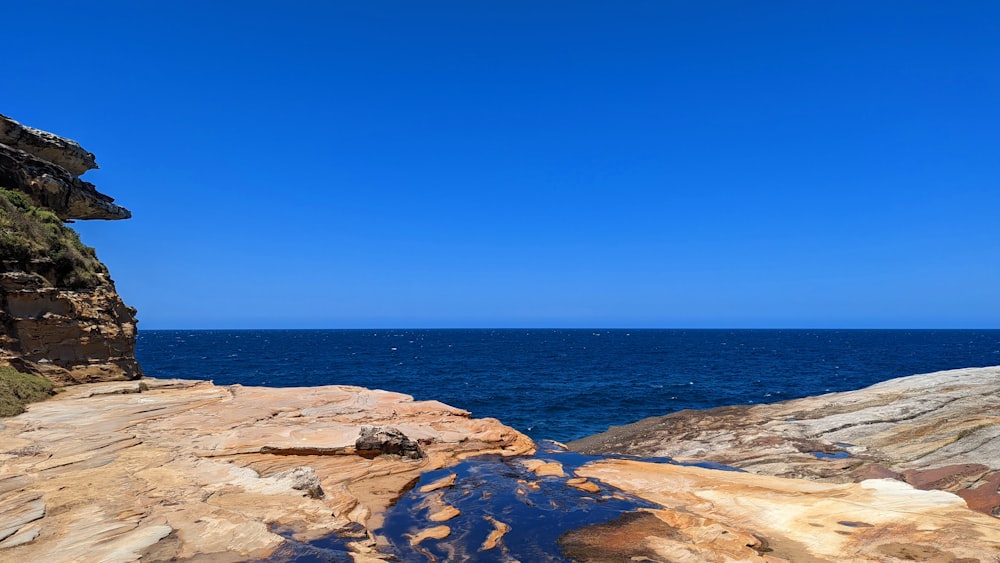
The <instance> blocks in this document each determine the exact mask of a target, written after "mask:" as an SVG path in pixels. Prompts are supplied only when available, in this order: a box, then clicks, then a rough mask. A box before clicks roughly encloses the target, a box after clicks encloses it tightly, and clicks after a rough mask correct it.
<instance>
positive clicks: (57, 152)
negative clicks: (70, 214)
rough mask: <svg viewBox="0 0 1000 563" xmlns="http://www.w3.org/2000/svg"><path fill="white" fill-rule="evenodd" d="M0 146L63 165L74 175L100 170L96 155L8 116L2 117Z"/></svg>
mask: <svg viewBox="0 0 1000 563" xmlns="http://www.w3.org/2000/svg"><path fill="white" fill-rule="evenodd" d="M0 143H3V144H5V145H7V146H10V147H13V148H15V149H20V150H22V151H24V152H26V153H29V154H32V155H35V156H37V157H38V158H40V159H42V160H47V161H49V162H51V163H53V164H55V165H57V166H61V167H63V168H65V169H66V171H67V172H69V173H70V174H73V175H74V176H79V175H80V174H83V173H84V172H86V171H87V170H92V169H94V168H97V161H96V160H95V159H94V155H93V154H92V153H90V152H87V151H86V150H84V149H83V147H81V146H80V144H79V143H77V142H76V141H71V140H69V139H64V138H62V137H59V136H58V135H53V134H52V133H48V132H46V131H39V130H38V129H34V128H32V127H25V126H24V125H21V124H20V123H18V122H16V121H14V120H13V119H11V118H9V117H7V116H6V115H0Z"/></svg>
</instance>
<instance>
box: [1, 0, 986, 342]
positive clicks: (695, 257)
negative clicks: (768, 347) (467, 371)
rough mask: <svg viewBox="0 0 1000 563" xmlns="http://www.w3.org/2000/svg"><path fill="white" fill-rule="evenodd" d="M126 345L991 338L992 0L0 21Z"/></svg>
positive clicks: (26, 118)
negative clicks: (61, 164)
mask: <svg viewBox="0 0 1000 563" xmlns="http://www.w3.org/2000/svg"><path fill="white" fill-rule="evenodd" d="M0 16H2V20H3V22H4V23H3V33H2V36H3V44H4V46H3V51H4V57H3V68H4V71H3V76H4V85H3V88H2V89H0V113H4V114H6V115H9V116H11V117H13V118H14V119H16V120H19V121H21V122H22V123H24V124H26V125H31V126H34V127H38V128H42V129H46V130H49V131H52V132H55V133H58V134H61V135H63V136H67V137H70V138H73V139H76V140H78V141H79V142H80V143H81V144H83V146H84V147H86V148H87V149H89V150H90V151H92V152H94V153H95V154H96V155H97V158H98V162H99V164H100V165H101V167H102V168H101V169H100V170H95V171H91V172H88V173H87V174H86V176H85V179H88V180H90V181H92V182H94V183H95V184H96V185H97V186H98V188H99V189H100V190H102V191H103V192H105V193H107V194H109V195H111V196H113V197H115V198H116V199H117V201H118V203H120V204H122V205H124V206H126V207H128V208H129V209H131V210H132V211H133V213H134V218H133V219H131V220H129V221H117V222H80V223H77V228H78V230H79V231H80V232H81V234H82V236H83V239H84V241H85V242H86V243H87V244H90V245H91V246H95V247H96V248H97V249H98V255H99V256H100V257H101V258H102V259H103V260H104V261H105V263H107V264H108V266H109V267H110V269H111V272H112V274H113V276H114V278H115V281H116V283H117V285H118V290H119V292H120V293H121V294H122V296H123V297H124V299H125V300H126V302H128V303H129V304H131V305H134V306H135V307H137V308H138V309H139V318H140V321H141V324H140V328H146V329H154V328H253V327H259V328H268V327H274V328H285V327H287V328H295V327H302V328H310V327H317V328H325V327H329V328H339V327H345V328H351V327H358V328H362V327H696V328H698V327H747V328H751V327H829V328H838V327H841V328H843V327H858V328H867V327H886V328H897V327H899V328H909V327H924V328H934V327H945V328H950V327H956V328H961V327H968V328H997V327H1000V221H998V219H997V217H998V210H1000V2H990V1H985V0H984V1H956V2H942V1H939V0H934V1H920V0H905V1H903V0H900V1H876V2H872V1H870V0H865V1H837V2H832V1H829V0H824V1H802V0H796V1H787V2H781V1H766V2H748V1H738V2H737V1H733V2H723V1H700V0H699V1H690V2H680V1H667V0H657V1H649V2H639V1H635V2H590V1H579V0H573V1H539V0H532V1H518V0H513V1H511V0H504V1H490V0H487V1H469V0H456V1H446V2H444V1H433V0H431V1H427V2H412V1H399V2H394V1H378V0H372V1H367V0H366V1H358V2H334V1H329V2H327V1H319V0H316V1H311V2H304V1H294V0H291V1H289V0H283V1H281V2H277V1H274V2H258V1H246V0H241V1H225V2H223V1H211V2H208V1H198V2H194V1H176V2H139V1H134V0H129V1H115V2H112V1H97V2H77V1H73V2H69V1H66V2H52V1H45V0H33V1H31V2H6V3H4V4H3V6H2V7H0Z"/></svg>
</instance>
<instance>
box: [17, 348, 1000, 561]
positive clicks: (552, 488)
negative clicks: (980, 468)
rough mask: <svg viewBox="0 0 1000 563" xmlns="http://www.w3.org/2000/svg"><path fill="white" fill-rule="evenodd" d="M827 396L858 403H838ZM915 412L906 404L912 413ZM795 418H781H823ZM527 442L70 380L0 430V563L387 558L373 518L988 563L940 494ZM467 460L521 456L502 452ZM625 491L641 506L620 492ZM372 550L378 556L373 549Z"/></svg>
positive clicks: (703, 552)
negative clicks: (585, 520) (592, 519)
mask: <svg viewBox="0 0 1000 563" xmlns="http://www.w3.org/2000/svg"><path fill="white" fill-rule="evenodd" d="M980 371H982V372H985V373H983V374H980V373H979V372H980ZM964 372H971V373H972V376H973V377H972V380H976V381H979V380H980V379H981V378H977V377H976V375H977V374H978V375H982V376H983V378H987V377H986V375H987V374H989V373H992V376H996V375H997V369H996V368H994V369H993V370H992V372H991V370H965V371H964ZM953 378H959V377H958V375H957V374H954V373H944V374H929V375H925V376H916V377H914V378H906V379H905V380H897V381H895V382H888V383H887V384H883V387H881V388H880V389H881V390H883V391H885V392H886V393H888V395H892V396H896V397H899V398H900V399H901V401H902V402H901V403H900V405H899V406H900V408H901V409H903V410H905V409H907V408H910V406H912V405H911V404H910V402H908V401H909V399H907V397H911V396H913V395H919V394H922V395H925V396H927V395H930V393H929V389H931V388H940V389H942V392H943V393H945V394H946V395H947V396H948V397H949V398H950V399H949V400H945V401H943V402H940V403H935V404H937V408H940V409H943V410H944V411H945V412H946V413H947V412H948V405H949V404H956V403H957V404H959V405H961V404H966V405H967V406H970V408H971V404H974V403H975V402H976V401H979V400H982V396H983V393H984V392H986V394H987V395H989V391H988V390H987V388H983V387H980V386H978V385H976V384H971V381H970V385H959V384H956V382H955V381H952V379H953ZM959 379H961V378H959ZM987 379H988V378H987ZM949 382H950V383H949ZM876 387H878V386H876ZM888 389H892V391H888ZM888 395H887V396H886V397H885V398H884V399H885V402H884V404H882V405H881V406H879V407H875V403H876V402H877V401H873V400H872V399H871V397H869V400H867V401H863V402H862V403H864V404H868V405H869V406H870V407H872V408H881V409H891V408H892V405H893V402H892V401H891V400H890V398H889V396H888ZM815 399H822V398H815ZM987 400H991V399H987ZM802 401H806V400H805V399H803V400H802ZM839 404H840V405H841V406H848V405H852V404H860V403H858V402H857V401H853V400H851V399H850V398H849V397H848V398H842V400H841V401H839ZM908 405H910V406H908ZM831 408H832V407H831ZM848 410H850V409H848ZM933 410H934V409H933V408H930V407H929V405H925V407H924V408H922V409H921V412H922V413H923V414H919V415H917V416H915V417H913V418H912V419H911V420H916V419H919V418H920V417H921V416H932V414H931V411H933ZM804 412H805V411H803V413H802V414H804ZM893 412H901V411H893ZM909 412H910V414H916V413H915V412H914V411H909ZM842 413H843V411H841V414H842ZM802 414H800V417H801V416H802ZM815 414H816V416H814V417H813V418H811V419H806V418H800V419H797V420H806V421H808V420H812V421H816V420H821V419H823V418H825V417H823V416H820V413H815ZM952 414H953V415H954V414H955V413H952ZM829 416H837V413H836V412H833V413H831V414H830V415H829ZM973 416H974V415H973ZM784 422H785V423H789V422H793V421H787V420H786V421H784ZM763 424H764V425H765V426H766V425H767V423H766V422H765V423H763ZM939 425H942V426H943V425H944V422H943V421H940V420H939ZM845 428H846V427H845ZM721 430H722V429H721V428H716V429H715V430H714V431H721ZM926 430H928V431H930V429H926ZM980 430H982V428H980ZM941 431H942V432H944V431H945V429H942V430H941ZM960 433H962V434H964V435H963V436H962V439H964V438H965V437H967V436H968V435H970V434H971V433H972V432H965V433H963V432H960ZM922 444H923V443H922V442H921V441H920V440H916V441H911V442H908V443H907V444H903V443H900V444H898V445H897V447H898V448H899V449H903V450H905V449H907V448H918V449H920V448H926V446H925V445H922ZM837 447H847V446H843V445H842V446H837ZM851 447H855V448H858V447H860V446H851ZM865 447H866V451H868V452H870V453H872V452H875V448H874V446H865ZM984 447H985V448H989V447H990V446H983V447H977V448H971V449H969V448H966V449H967V450H969V451H973V450H982V452H986V451H987V449H983V448H984ZM937 449H938V451H942V453H944V452H943V448H937ZM533 450H534V444H533V443H532V442H531V440H529V439H528V438H527V437H525V436H523V435H521V434H520V433H518V432H516V431H515V430H513V429H510V428H508V427H505V426H503V425H502V424H501V423H500V422H498V421H496V420H493V419H482V420H476V419H472V418H470V417H469V413H467V412H465V411H462V410H459V409H455V408H452V407H449V406H447V405H443V404H441V403H438V402H435V401H421V402H415V401H413V400H412V399H411V398H410V397H408V396H405V395H400V394H397V393H390V392H386V391H372V390H367V389H362V388H357V387H341V386H329V387H314V388H291V389H269V388H256V387H242V386H239V385H233V386H215V385H213V384H212V383H210V382H198V381H183V380H156V379H146V380H143V381H139V382H117V383H116V382H108V383H97V384H88V385H79V386H75V387H69V388H67V389H66V390H64V391H63V392H62V393H60V394H59V395H57V396H56V397H54V398H53V399H50V400H49V401H45V402H43V403H35V404H32V405H30V406H29V407H28V411H27V412H26V413H24V414H21V415H18V416H16V417H12V418H8V419H4V421H3V423H2V428H0V560H4V561H6V560H11V561H18V560H24V561H91V560H93V561H97V560H100V561H135V560H144V561H163V560H195V561H200V560H205V561H244V560H260V559H264V560H269V561H284V560H295V559H296V557H299V556H302V555H304V556H305V557H306V558H307V559H308V557H310V556H311V557H313V558H314V559H315V557H316V554H315V553H312V552H308V551H306V552H304V553H303V552H302V551H296V550H297V549H300V548H302V546H305V547H306V548H307V549H308V548H309V546H310V542H314V544H315V545H326V546H330V545H334V546H336V552H335V553H331V552H330V551H329V550H328V551H326V552H324V553H323V554H322V556H321V557H327V558H328V559H330V558H332V560H347V558H348V557H350V558H351V559H353V560H354V561H376V560H393V557H394V553H395V552H396V551H399V545H400V543H399V541H390V539H389V536H388V535H381V534H388V533H389V532H388V531H385V530H388V529H389V528H394V529H396V530H397V532H403V533H404V536H402V538H403V540H402V541H403V544H404V545H405V546H409V547H406V548H405V553H407V554H409V555H412V556H413V559H412V560H414V561H418V560H427V561H434V560H439V561H440V560H442V558H444V559H449V557H448V556H447V555H446V554H449V553H450V554H462V553H465V554H469V557H471V558H472V559H471V560H498V561H505V560H512V558H515V559H516V558H517V557H514V556H515V555H516V554H519V553H520V554H524V553H528V554H531V555H530V556H527V555H526V556H524V557H522V558H521V560H554V561H558V560H563V559H564V558H568V559H570V560H574V561H624V560H652V561H681V562H687V561H690V562H696V561H697V562H703V561H720V562H723V561H762V562H769V563H787V562H789V561H792V562H796V563H798V562H806V563H810V562H815V561H838V562H843V561H858V562H861V561H871V562H875V561H877V562H896V561H899V562H902V561H935V562H953V563H958V562H961V563H977V562H978V563H993V562H994V561H996V560H998V558H1000V519H997V518H994V517H992V516H988V515H986V514H983V513H981V512H976V511H973V510H970V509H969V508H968V506H967V503H966V502H965V500H963V498H961V497H959V496H957V495H955V494H952V493H949V492H944V491H938V490H921V489H918V488H915V487H914V486H912V485H911V484H908V483H905V482H902V481H900V480H899V479H894V478H874V479H861V478H860V476H859V477H858V479H859V480H858V482H842V483H834V482H816V481H815V480H813V479H816V478H817V477H815V475H812V474H810V475H811V478H810V479H802V478H788V477H774V476H767V475H759V474H753V473H748V472H734V471H725V470H720V469H710V468H702V467H686V466H678V465H673V464H667V463H660V462H653V461H639V460H634V459H628V460H623V459H612V458H605V459H585V458H582V456H579V455H577V454H575V453H560V452H559V451H555V450H550V451H546V452H545V453H544V455H542V456H540V457H538V458H532V457H527V456H528V455H529V454H531V453H532V452H533ZM481 454H493V455H495V456H501V458H509V457H512V456H522V457H520V458H518V459H516V460H514V461H513V462H512V463H500V462H497V461H496V460H497V457H492V458H485V459H483V458H477V456H479V455H481ZM809 455H812V454H809ZM857 455H861V454H860V453H858V454H857ZM984 455H988V454H984ZM738 457H739V456H736V457H735V458H733V461H736V462H738V459H737V458H738ZM791 457H792V458H795V457H796V454H794V453H793V454H791ZM976 459H978V458H976ZM800 461H801V460H800ZM833 461H840V460H833ZM459 462H463V463H462V464H460V465H457V466H456V464H458V463H459ZM808 465H809V464H801V465H800V467H808ZM489 466H492V467H493V468H494V469H492V471H494V472H495V473H496V475H495V476H491V474H490V470H487V469H488V467H489ZM445 467H448V468H450V469H446V470H442V471H438V472H436V474H431V475H432V476H433V478H432V479H431V480H428V481H426V482H422V481H421V482H418V478H419V477H420V475H421V474H423V473H425V472H430V471H434V470H438V469H442V468H445ZM463 467H464V469H463ZM816 467H821V466H816ZM748 468H749V469H753V465H752V464H751V465H748ZM460 475H461V476H460ZM827 480H836V479H827ZM840 480H842V481H850V480H852V479H847V478H844V479H840ZM987 480H988V479H987ZM415 483H416V489H414V490H413V492H412V493H408V494H409V495H410V496H408V497H407V498H406V499H404V500H403V501H401V502H400V503H399V505H398V506H410V507H411V508H412V509H413V519H412V521H410V522H409V523H405V522H404V523H402V524H401V523H400V522H399V521H398V519H397V520H394V521H392V526H389V525H384V523H386V522H388V521H384V520H383V518H384V517H385V514H386V510H387V509H388V507H390V506H392V505H393V504H395V503H396V499H397V498H399V497H400V495H403V494H407V493H406V491H408V490H410V489H411V488H412V487H414V484H415ZM559 491H561V492H559ZM413 495H416V497H413ZM629 495H631V496H633V497H639V498H640V499H644V502H647V503H649V504H648V505H647V506H646V507H643V508H639V509H636V508H635V507H636V506H637V504H636V503H635V502H631V501H629V502H621V501H623V500H626V499H627V498H628V497H629ZM501 501H502V502H501ZM492 503H496V504H492ZM504 503H506V504H504ZM616 503H617V504H616ZM512 504H513V505H514V506H517V505H520V504H523V505H524V507H525V508H524V509H516V508H512ZM609 506H620V508H618V509H617V510H620V511H621V512H620V513H616V514H612V515H611V518H610V521H608V522H605V523H602V524H596V525H590V526H585V527H582V528H576V529H570V530H569V531H568V532H565V533H561V537H560V538H559V541H558V544H559V549H560V550H561V551H558V550H557V549H556V548H552V550H551V551H545V552H543V551H539V549H538V545H539V544H538V543H537V542H535V541H534V540H533V539H532V538H534V537H535V535H537V533H538V532H540V531H541V532H544V530H542V529H541V528H545V524H544V522H551V520H549V519H551V518H555V519H556V520H557V521H559V522H564V521H570V522H572V521H574V519H577V518H578V517H579V511H581V510H584V511H587V510H591V508H587V507H593V510H607V507H609ZM640 506H641V505H640ZM531 511H534V512H531ZM525 514H536V516H525ZM539 515H540V516H539ZM576 521H579V520H576ZM400 525H402V526H403V528H402V529H400ZM543 535H544V534H543ZM550 535H551V534H550ZM331 538H334V539H331ZM397 540H398V538H397ZM526 542H527V543H526ZM392 545H395V546H396V550H395V551H394V550H393V549H386V548H388V547H390V546H392ZM435 554H437V555H435ZM408 557H409V556H408ZM310 560H313V559H310ZM405 560H411V559H409V558H406V559H405Z"/></svg>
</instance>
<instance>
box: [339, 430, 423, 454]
mask: <svg viewBox="0 0 1000 563" xmlns="http://www.w3.org/2000/svg"><path fill="white" fill-rule="evenodd" d="M354 447H355V449H356V451H357V454H358V455H359V456H361V457H364V458H367V459H373V458H376V457H378V456H380V455H398V456H400V457H404V458H407V459H422V458H423V457H424V454H423V452H422V451H420V446H419V445H418V444H417V443H416V442H414V441H413V440H411V439H409V438H408V437H407V436H406V434H403V433H402V432H400V431H399V429H397V428H393V427H392V426H362V427H361V435H360V436H358V439H357V441H356V442H355V444H354Z"/></svg>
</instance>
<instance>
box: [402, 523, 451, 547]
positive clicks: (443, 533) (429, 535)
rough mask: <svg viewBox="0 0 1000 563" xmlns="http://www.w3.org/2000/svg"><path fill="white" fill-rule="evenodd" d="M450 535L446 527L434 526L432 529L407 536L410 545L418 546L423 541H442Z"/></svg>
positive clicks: (449, 530) (449, 529)
mask: <svg viewBox="0 0 1000 563" xmlns="http://www.w3.org/2000/svg"><path fill="white" fill-rule="evenodd" d="M450 534H451V528H449V527H448V526H444V525H442V526H434V527H433V528H427V529H426V530H421V531H419V532H417V533H415V534H409V536H408V537H409V538H410V545H414V546H415V545H420V543H421V542H423V541H424V540H443V539H444V538H446V537H448V536H449V535H450Z"/></svg>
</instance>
